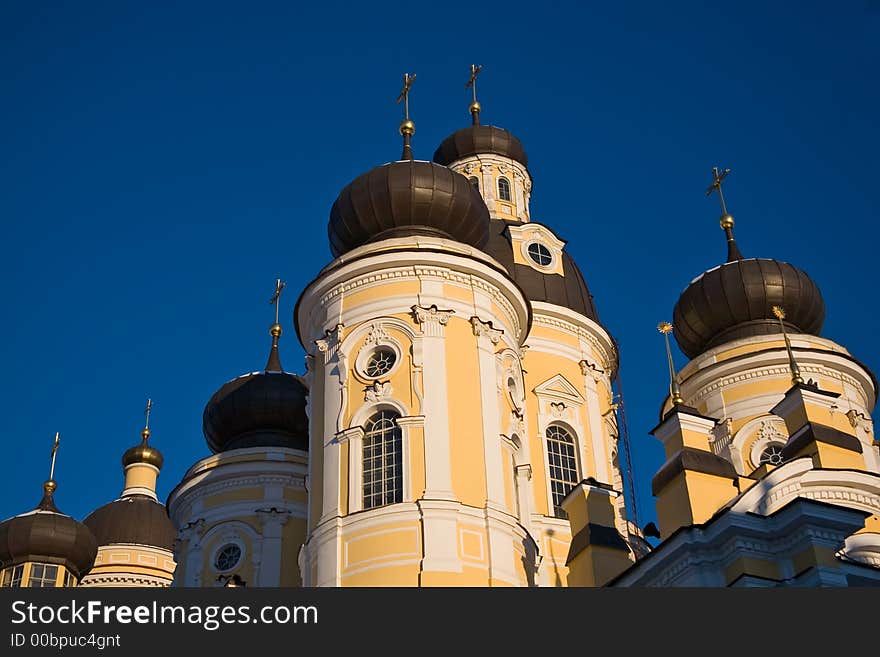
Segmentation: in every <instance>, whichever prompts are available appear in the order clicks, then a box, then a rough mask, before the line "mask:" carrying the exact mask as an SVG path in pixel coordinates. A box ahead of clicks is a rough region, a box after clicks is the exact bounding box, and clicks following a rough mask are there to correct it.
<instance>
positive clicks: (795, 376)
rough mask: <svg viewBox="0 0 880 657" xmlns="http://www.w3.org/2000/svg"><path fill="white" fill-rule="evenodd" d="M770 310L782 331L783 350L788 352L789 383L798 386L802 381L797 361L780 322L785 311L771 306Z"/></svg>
mask: <svg viewBox="0 0 880 657" xmlns="http://www.w3.org/2000/svg"><path fill="white" fill-rule="evenodd" d="M772 310H773V314H774V315H776V319H778V320H779V330H780V331H782V337H783V339H785V350H786V351H787V352H788V368H789V369H790V370H791V382H792V383H793V384H794V385H800V384H802V383H803V382H804V379H803V377H801V370H800V368H799V367H798V364H797V361H796V360H795V359H794V352H793V351H792V349H791V340H789V339H788V333H787V332H786V331H785V324H783V322H782V320H783V319H785V310H783V308H782V306H773V308H772Z"/></svg>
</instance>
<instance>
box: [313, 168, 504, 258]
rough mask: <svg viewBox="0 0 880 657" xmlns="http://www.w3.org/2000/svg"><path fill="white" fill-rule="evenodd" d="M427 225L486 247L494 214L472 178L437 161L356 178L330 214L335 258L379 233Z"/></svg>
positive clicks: (438, 231)
mask: <svg viewBox="0 0 880 657" xmlns="http://www.w3.org/2000/svg"><path fill="white" fill-rule="evenodd" d="M414 226H419V227H425V228H427V229H429V230H432V231H434V233H435V234H439V235H442V236H448V237H451V238H452V239H454V240H457V241H459V242H464V243H465V244H470V245H472V246H476V247H478V248H481V247H482V246H483V245H484V244H485V243H486V238H487V230H488V226H489V210H488V208H486V204H485V203H484V202H483V197H482V196H480V193H479V191H477V190H476V189H474V188H473V187H472V186H471V184H470V183H469V182H468V180H467V178H465V177H464V176H462V175H461V174H459V173H455V172H454V171H452V170H451V169H448V168H446V167H444V166H439V165H437V164H434V163H433V162H422V161H412V160H405V161H399V162H391V163H390V164H385V165H383V166H380V167H376V168H375V169H372V170H371V171H368V172H367V173H365V174H362V175H361V176H358V177H357V178H355V179H354V180H353V181H352V182H351V183H349V184H348V185H347V186H346V187H345V188H344V189H343V190H342V191H341V192H339V197H338V198H337V199H336V202H335V203H333V208H332V209H331V210H330V221H329V223H328V226H327V234H328V236H329V238H330V251H331V252H332V253H333V256H334V257H337V256H340V255H342V254H343V253H346V252H347V251H350V250H351V249H353V248H355V247H358V246H361V245H362V244H365V243H367V242H368V241H370V240H371V239H373V238H375V237H376V236H377V235H380V234H381V235H383V236H385V237H393V236H394V235H395V233H394V231H395V230H397V229H412V228H413V227H414Z"/></svg>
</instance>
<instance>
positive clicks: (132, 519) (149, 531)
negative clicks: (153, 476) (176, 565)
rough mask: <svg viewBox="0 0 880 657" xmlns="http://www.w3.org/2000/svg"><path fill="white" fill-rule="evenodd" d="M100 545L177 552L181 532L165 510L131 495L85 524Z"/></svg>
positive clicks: (147, 500) (91, 515)
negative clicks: (140, 547) (145, 547)
mask: <svg viewBox="0 0 880 657" xmlns="http://www.w3.org/2000/svg"><path fill="white" fill-rule="evenodd" d="M83 524H85V525H86V526H87V527H88V528H89V529H90V530H91V531H92V533H93V534H94V535H95V538H96V539H97V542H98V545H113V544H115V543H135V544H137V545H149V546H152V547H158V548H164V549H166V550H173V549H174V539H175V538H176V537H177V531H176V530H175V529H174V525H173V524H172V523H171V519H170V518H169V517H168V514H167V512H166V511H165V507H164V506H162V505H161V504H159V503H158V502H156V501H155V500H154V499H152V498H150V497H147V496H146V495H128V496H126V497H123V498H120V499H118V500H114V501H113V502H110V503H109V504H105V505H104V506H102V507H100V508H98V509H95V510H94V511H93V512H92V513H90V514H89V515H88V517H86V519H85V520H83Z"/></svg>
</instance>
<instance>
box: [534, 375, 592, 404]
mask: <svg viewBox="0 0 880 657" xmlns="http://www.w3.org/2000/svg"><path fill="white" fill-rule="evenodd" d="M533 392H534V393H535V394H536V395H537V396H538V397H546V398H547V399H553V400H556V401H563V402H568V403H569V404H572V405H574V406H580V405H582V404H583V403H584V398H583V396H582V395H581V394H580V392H578V389H577V388H575V387H574V386H573V385H572V384H571V383H569V381H568V380H567V379H566V378H565V377H564V376H562V375H561V374H556V375H554V376H551V377H550V378H549V379H547V380H546V381H544V382H543V383H541V384H539V385H537V386H535V389H534V391H533Z"/></svg>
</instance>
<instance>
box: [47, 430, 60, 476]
mask: <svg viewBox="0 0 880 657" xmlns="http://www.w3.org/2000/svg"><path fill="white" fill-rule="evenodd" d="M60 442H61V434H60V433H59V432H58V431H56V432H55V444H54V445H52V466H51V467H50V468H49V479H50V480H52V479H53V478H54V477H55V455H56V454H57V453H58V443H60Z"/></svg>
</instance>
